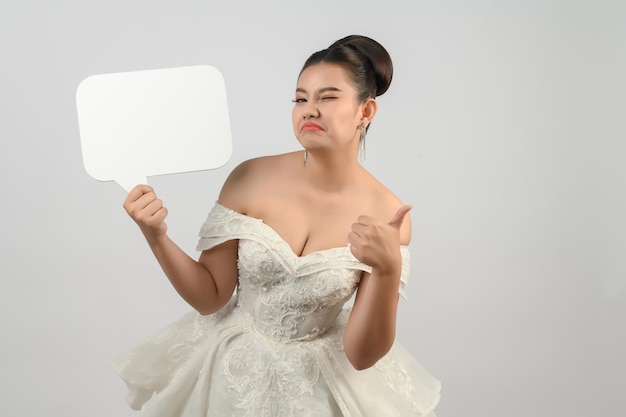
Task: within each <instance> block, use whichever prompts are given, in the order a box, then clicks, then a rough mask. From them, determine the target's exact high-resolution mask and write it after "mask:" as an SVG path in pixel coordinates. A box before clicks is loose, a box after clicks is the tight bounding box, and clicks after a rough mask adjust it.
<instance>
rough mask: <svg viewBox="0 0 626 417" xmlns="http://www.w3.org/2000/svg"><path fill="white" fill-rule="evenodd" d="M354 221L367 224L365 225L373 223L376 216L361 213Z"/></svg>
mask: <svg viewBox="0 0 626 417" xmlns="http://www.w3.org/2000/svg"><path fill="white" fill-rule="evenodd" d="M356 221H357V223H359V224H362V225H364V226H367V225H371V224H374V223H375V222H376V218H374V217H372V216H367V215H365V214H362V215H360V216H359V218H358V219H356Z"/></svg>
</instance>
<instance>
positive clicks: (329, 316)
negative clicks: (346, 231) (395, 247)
mask: <svg viewBox="0 0 626 417" xmlns="http://www.w3.org/2000/svg"><path fill="white" fill-rule="evenodd" d="M233 238H237V239H239V258H238V267H239V282H238V304H239V307H240V308H241V309H242V310H243V311H244V312H245V313H246V315H247V318H248V319H249V320H250V322H251V324H252V327H253V328H254V329H255V330H256V331H258V332H259V333H260V334H262V335H264V336H266V337H269V338H271V339H273V340H276V341H293V340H309V339H313V338H315V337H316V336H318V335H319V334H321V333H323V332H324V331H325V330H327V328H328V327H329V326H330V325H332V323H333V321H334V320H335V318H336V317H337V315H338V314H339V312H340V311H341V309H342V307H343V305H344V304H345V302H346V301H347V300H349V299H350V297H351V296H352V294H353V293H354V291H355V290H356V288H357V286H358V283H359V280H360V277H361V274H362V272H363V271H365V272H370V271H371V268H370V267H369V266H367V265H365V264H363V263H361V262H359V261H358V260H357V259H356V258H355V257H354V256H353V255H352V253H351V252H350V248H349V246H343V247H337V248H330V249H326V250H321V251H317V252H313V253H310V254H308V255H305V256H298V255H296V254H295V253H294V252H293V250H292V249H291V247H290V246H289V244H288V243H287V242H285V241H284V240H283V239H282V237H281V236H280V235H279V234H278V233H277V232H276V231H274V230H273V229H272V228H271V227H270V226H268V225H267V224H265V223H264V222H263V221H262V220H260V219H257V218H254V217H250V216H246V215H243V214H240V213H237V212H235V211H233V210H230V209H227V208H226V207H224V206H222V205H220V204H219V203H217V204H216V205H215V207H214V208H213V210H211V212H210V213H209V216H208V218H207V221H206V222H205V224H204V225H203V227H202V229H201V231H200V241H199V243H198V249H199V250H203V249H206V248H210V247H213V246H215V245H217V244H219V243H223V242H224V241H226V240H228V239H233ZM401 250H402V259H403V268H402V270H403V271H402V278H401V288H400V293H401V294H402V295H403V294H404V292H403V289H404V285H405V283H406V277H407V275H408V262H409V257H408V249H407V248H406V247H402V248H401Z"/></svg>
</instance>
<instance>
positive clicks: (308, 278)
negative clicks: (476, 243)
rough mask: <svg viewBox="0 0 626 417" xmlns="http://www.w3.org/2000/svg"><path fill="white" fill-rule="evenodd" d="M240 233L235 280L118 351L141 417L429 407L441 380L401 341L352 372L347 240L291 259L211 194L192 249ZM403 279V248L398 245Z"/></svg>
mask: <svg viewBox="0 0 626 417" xmlns="http://www.w3.org/2000/svg"><path fill="white" fill-rule="evenodd" d="M231 239H239V259H238V267H239V282H238V288H237V291H236V293H235V294H234V295H233V297H232V299H231V300H230V302H229V303H228V304H227V305H226V306H224V307H223V308H222V309H220V311H218V312H217V313H215V314H212V315H208V316H202V315H200V314H198V313H197V312H195V311H192V312H190V313H188V314H186V315H185V316H184V317H182V318H181V319H179V320H178V321H176V322H175V323H173V324H171V325H170V326H168V327H166V328H165V329H163V330H162V331H161V332H159V333H158V334H156V335H154V336H152V337H150V338H149V339H147V340H146V341H145V342H143V343H142V344H140V345H139V346H137V347H136V348H134V349H132V350H131V351H129V352H127V353H126V354H124V355H121V356H120V357H118V358H116V359H115V360H114V361H113V367H114V369H115V370H116V372H118V373H119V374H120V376H121V377H122V378H123V379H124V380H125V381H126V383H127V385H128V387H129V398H128V401H129V404H130V405H131V407H133V408H135V409H141V410H142V414H143V415H146V416H150V417H206V416H209V417H212V416H240V417H253V416H254V417H281V416H299V417H306V416H323V417H327V416H344V417H347V416H350V417H357V416H358V417H381V416H389V417H393V416H399V417H400V416H401V417H406V416H433V415H434V414H432V411H433V409H434V407H435V406H436V404H437V402H438V401H439V390H440V383H439V381H437V380H436V379H434V378H433V377H432V376H431V375H430V374H429V373H428V372H427V371H425V370H424V369H423V368H422V366H421V365H420V364H419V363H418V362H417V361H416V360H415V359H414V358H413V357H412V356H411V355H410V354H409V353H408V352H407V351H406V350H405V349H404V348H403V347H402V346H401V345H400V344H399V343H397V342H396V343H395V344H394V346H393V347H392V349H391V350H390V352H389V353H388V354H387V355H386V356H385V357H384V358H382V359H381V360H380V361H378V363H377V364H376V365H374V366H373V367H372V368H369V369H367V370H363V371H356V370H355V369H354V368H353V367H352V365H351V364H350V363H349V361H348V360H347V358H346V355H345V353H344V351H343V348H342V340H343V339H342V336H343V330H344V328H345V324H346V322H347V320H348V316H349V314H350V313H349V310H348V309H344V308H343V306H344V303H345V302H346V301H347V300H348V299H349V298H350V297H351V296H352V294H353V293H354V291H355V290H356V288H357V285H358V283H359V279H360V276H361V274H362V271H370V270H371V268H370V267H368V266H367V265H364V264H362V263H360V262H359V261H358V260H357V259H356V258H354V256H353V255H352V254H351V252H350V248H349V247H347V246H346V247H340V248H332V249H327V250H323V251H318V252H314V253H311V254H309V255H306V256H302V257H299V256H297V255H296V254H295V253H293V251H292V250H291V248H290V247H289V245H288V244H287V243H286V242H285V241H284V240H283V239H282V238H281V237H280V236H279V235H278V234H277V233H276V232H275V231H274V230H273V229H271V228H270V227H269V226H267V225H266V224H265V223H263V222H262V221H261V220H259V219H255V218H252V217H249V216H246V215H243V214H240V213H237V212H235V211H232V210H229V209H227V208H225V207H223V206H221V205H220V204H219V203H217V204H216V205H215V207H214V208H213V209H212V210H211V212H210V213H209V216H208V219H207V221H206V222H205V224H204V225H203V227H202V229H201V232H200V241H199V243H198V249H199V250H204V249H209V248H211V247H213V246H215V245H218V244H220V243H223V242H225V241H227V240H231ZM402 255H403V272H402V283H403V284H402V288H401V292H403V289H404V285H405V284H406V282H407V280H406V278H407V276H408V269H409V268H408V259H409V256H408V249H407V248H405V247H403V248H402Z"/></svg>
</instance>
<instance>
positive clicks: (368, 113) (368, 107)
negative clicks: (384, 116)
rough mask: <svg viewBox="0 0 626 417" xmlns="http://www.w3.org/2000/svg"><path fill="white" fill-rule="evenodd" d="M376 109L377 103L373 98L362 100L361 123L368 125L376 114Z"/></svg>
mask: <svg viewBox="0 0 626 417" xmlns="http://www.w3.org/2000/svg"><path fill="white" fill-rule="evenodd" d="M377 110H378V103H377V102H376V100H374V99H373V98H368V99H367V100H365V101H364V102H363V110H362V113H361V123H363V124H364V125H365V127H368V126H369V124H370V123H372V120H373V119H374V116H375V115H376V111H377Z"/></svg>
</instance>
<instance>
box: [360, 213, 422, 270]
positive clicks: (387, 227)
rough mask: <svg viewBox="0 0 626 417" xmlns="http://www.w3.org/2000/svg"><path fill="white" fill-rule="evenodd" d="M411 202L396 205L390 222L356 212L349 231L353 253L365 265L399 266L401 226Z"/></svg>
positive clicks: (377, 266)
mask: <svg viewBox="0 0 626 417" xmlns="http://www.w3.org/2000/svg"><path fill="white" fill-rule="evenodd" d="M411 208H412V206H409V205H406V206H402V207H400V208H399V209H398V211H397V212H396V214H395V215H394V216H393V218H392V219H391V220H390V221H389V222H384V221H383V220H380V219H377V218H375V217H371V216H365V215H363V216H359V218H358V219H357V222H356V223H354V224H353V225H352V232H350V233H348V240H349V242H350V250H351V251H352V254H353V255H354V256H355V257H356V258H357V259H358V260H359V261H361V262H363V263H364V264H366V265H369V266H371V267H372V268H374V269H377V270H378V271H380V272H389V271H394V270H398V271H399V269H400V268H401V267H402V256H401V254H400V228H401V226H402V222H403V221H404V217H405V216H406V214H407V213H408V212H409V211H410V210H411Z"/></svg>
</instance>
